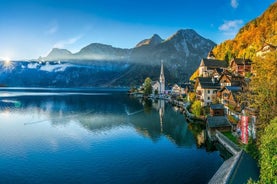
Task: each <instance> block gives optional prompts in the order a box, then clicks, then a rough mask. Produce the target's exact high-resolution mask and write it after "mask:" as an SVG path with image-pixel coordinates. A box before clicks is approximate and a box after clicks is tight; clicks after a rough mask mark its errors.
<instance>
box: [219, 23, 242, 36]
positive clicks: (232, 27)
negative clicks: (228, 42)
mask: <svg viewBox="0 0 277 184" xmlns="http://www.w3.org/2000/svg"><path fill="white" fill-rule="evenodd" d="M242 24H243V20H228V21H226V20H225V21H224V23H223V24H222V25H221V26H219V28H218V29H219V30H220V31H222V32H223V33H224V34H225V35H229V36H235V35H236V34H237V32H238V30H239V28H240V27H241V26H242Z"/></svg>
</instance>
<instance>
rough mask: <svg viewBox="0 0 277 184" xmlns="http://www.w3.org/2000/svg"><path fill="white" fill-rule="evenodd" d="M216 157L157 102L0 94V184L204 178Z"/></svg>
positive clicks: (197, 133)
mask: <svg viewBox="0 0 277 184" xmlns="http://www.w3.org/2000/svg"><path fill="white" fill-rule="evenodd" d="M223 161H224V160H223V158H222V157H221V156H220V153H219V152H218V151H213V150H210V149H208V148H207V147H206V146H205V140H204V134H203V130H201V129H199V127H195V126H194V125H192V124H188V123H187V122H186V120H185V118H184V116H183V115H182V114H180V112H178V111H176V110H175V109H174V108H173V107H172V106H171V105H170V104H167V103H166V102H164V101H161V100H160V101H156V102H151V101H142V100H139V99H135V98H131V97H129V96H128V95H126V94H125V93H122V92H119V91H116V90H115V91H114V90H111V91H109V90H107V91H105V92H101V91H99V90H98V91H89V90H85V91H84V92H81V91H80V90H73V91H72V90H70V91H67V90H60V91H57V90H54V91H53V90H50V91H49V90H45V91H44V90H41V89H36V90H30V91H28V90H22V89H19V90H10V91H9V90H3V91H0V183H32V184H34V183H120V184H121V183H194V184H195V183H207V182H208V181H209V180H210V179H211V178H212V176H213V174H214V173H215V172H216V171H217V169H218V168H219V167H220V165H221V164H222V163H223Z"/></svg>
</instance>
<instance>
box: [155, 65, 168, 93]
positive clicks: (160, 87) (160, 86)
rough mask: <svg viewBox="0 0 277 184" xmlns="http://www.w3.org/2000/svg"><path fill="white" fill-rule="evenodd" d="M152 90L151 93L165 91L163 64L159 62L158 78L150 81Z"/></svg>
mask: <svg viewBox="0 0 277 184" xmlns="http://www.w3.org/2000/svg"><path fill="white" fill-rule="evenodd" d="M152 89H153V90H152V91H153V93H154V94H155V93H157V94H164V93H165V77H164V65H163V62H161V73H160V80H159V81H154V82H152Z"/></svg>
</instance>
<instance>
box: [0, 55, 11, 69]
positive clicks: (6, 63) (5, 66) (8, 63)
mask: <svg viewBox="0 0 277 184" xmlns="http://www.w3.org/2000/svg"><path fill="white" fill-rule="evenodd" d="M2 67H3V69H5V70H11V69H13V63H12V61H11V59H10V58H8V57H6V58H4V59H3V64H2Z"/></svg>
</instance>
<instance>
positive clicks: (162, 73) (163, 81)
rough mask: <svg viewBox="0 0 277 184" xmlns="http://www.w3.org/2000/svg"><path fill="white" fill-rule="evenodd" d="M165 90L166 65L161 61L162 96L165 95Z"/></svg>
mask: <svg viewBox="0 0 277 184" xmlns="http://www.w3.org/2000/svg"><path fill="white" fill-rule="evenodd" d="M164 90H165V78H164V64H163V60H162V61H161V74H160V94H164Z"/></svg>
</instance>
